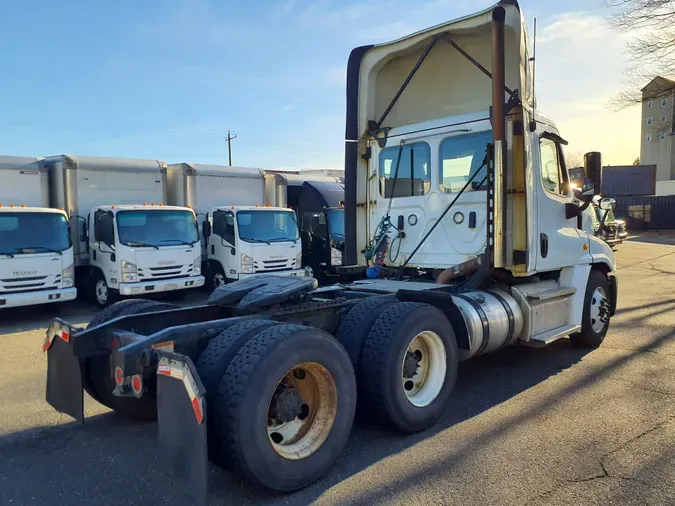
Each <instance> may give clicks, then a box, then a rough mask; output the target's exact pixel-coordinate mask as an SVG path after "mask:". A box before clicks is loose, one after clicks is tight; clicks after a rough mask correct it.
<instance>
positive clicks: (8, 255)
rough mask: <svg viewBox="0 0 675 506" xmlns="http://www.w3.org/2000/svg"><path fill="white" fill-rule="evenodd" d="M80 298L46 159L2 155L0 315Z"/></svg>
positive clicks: (65, 222) (70, 247)
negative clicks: (53, 202) (52, 197)
mask: <svg viewBox="0 0 675 506" xmlns="http://www.w3.org/2000/svg"><path fill="white" fill-rule="evenodd" d="M76 296H77V290H76V289H75V272H74V265H73V245H72V243H71V240H70V231H69V230H68V218H67V216H66V213H65V212H64V211H63V210H61V209H50V208H49V191H48V181H47V171H46V169H45V166H44V163H43V160H42V159H39V158H29V157H19V156H0V311H1V310H3V309H8V308H13V307H19V306H32V305H36V304H46V303H53V302H67V301H71V300H73V299H75V297H76Z"/></svg>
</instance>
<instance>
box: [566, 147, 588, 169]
mask: <svg viewBox="0 0 675 506" xmlns="http://www.w3.org/2000/svg"><path fill="white" fill-rule="evenodd" d="M565 165H566V166H567V168H568V169H576V168H577V167H583V166H584V155H582V154H581V153H579V152H578V151H565Z"/></svg>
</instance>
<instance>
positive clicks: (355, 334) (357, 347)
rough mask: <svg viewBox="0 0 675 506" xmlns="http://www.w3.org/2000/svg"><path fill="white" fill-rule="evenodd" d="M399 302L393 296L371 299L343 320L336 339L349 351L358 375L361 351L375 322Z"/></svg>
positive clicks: (356, 307)
mask: <svg viewBox="0 0 675 506" xmlns="http://www.w3.org/2000/svg"><path fill="white" fill-rule="evenodd" d="M397 302H398V299H396V297H395V296H393V295H383V296H375V297H371V298H369V299H366V300H364V301H363V302H360V303H359V304H357V305H356V306H355V307H354V308H352V310H351V311H349V313H347V314H346V315H345V316H344V317H343V318H342V321H341V322H340V327H339V328H338V331H337V335H336V338H337V340H338V341H340V343H342V346H344V347H345V350H347V353H348V354H349V358H350V359H351V361H352V364H353V365H354V369H355V370H356V372H357V374H358V371H359V362H360V360H361V350H362V349H363V343H364V342H365V340H366V338H367V337H368V332H370V329H371V327H372V326H373V323H375V320H377V318H378V317H379V316H380V315H381V314H382V313H383V312H384V311H386V310H387V309H389V308H390V307H391V306H393V305H394V304H396V303H397Z"/></svg>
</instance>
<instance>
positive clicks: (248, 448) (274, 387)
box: [218, 325, 356, 492]
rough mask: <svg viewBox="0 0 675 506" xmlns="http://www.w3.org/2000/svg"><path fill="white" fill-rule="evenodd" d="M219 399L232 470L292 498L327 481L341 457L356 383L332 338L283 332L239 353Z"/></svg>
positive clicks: (287, 328)
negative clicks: (322, 479)
mask: <svg viewBox="0 0 675 506" xmlns="http://www.w3.org/2000/svg"><path fill="white" fill-rule="evenodd" d="M218 396H219V397H220V398H221V402H220V406H219V409H218V414H219V416H218V418H219V424H220V428H219V431H218V439H219V445H220V451H221V452H222V453H223V454H225V455H228V462H227V467H228V468H229V469H230V470H232V471H235V472H237V473H238V474H241V475H244V476H245V477H247V478H248V479H250V480H251V481H253V482H255V483H257V484H259V485H262V486H264V487H266V488H268V489H271V490H274V491H279V492H289V491H292V490H297V489H300V488H303V487H306V486H307V485H309V484H310V483H312V482H314V481H316V480H317V479H319V478H320V477H321V476H323V475H324V474H325V473H326V472H327V471H328V469H330V467H331V466H332V465H333V464H334V463H335V461H336V460H337V458H338V456H339V455H340V453H341V452H342V450H343V448H344V446H345V444H346V443H347V439H348V437H349V433H350V430H351V427H352V422H353V419H354V410H355V406H356V381H355V378H354V369H353V367H352V365H351V362H350V360H349V357H348V356H347V353H346V352H345V350H344V348H342V346H341V345H340V344H339V343H338V342H337V341H336V340H335V339H334V338H333V337H332V336H331V335H329V334H326V333H325V332H323V331H320V330H318V329H315V328H311V327H305V326H301V325H277V326H275V327H272V328H269V329H267V330H264V331H262V332H261V333H259V334H257V335H256V336H255V337H253V338H251V339H250V340H249V341H248V342H247V343H246V344H245V345H244V346H243V347H242V348H241V349H240V350H239V352H238V353H237V354H236V356H235V357H234V358H233V359H232V362H231V363H230V365H229V366H228V368H227V372H226V373H225V375H224V376H223V378H222V380H221V382H220V385H219V389H218Z"/></svg>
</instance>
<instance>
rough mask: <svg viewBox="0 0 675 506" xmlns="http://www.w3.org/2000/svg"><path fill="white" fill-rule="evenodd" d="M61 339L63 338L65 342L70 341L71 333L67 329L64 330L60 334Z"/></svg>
mask: <svg viewBox="0 0 675 506" xmlns="http://www.w3.org/2000/svg"><path fill="white" fill-rule="evenodd" d="M60 337H61V339H63V340H64V341H65V342H67V343H69V342H70V333H69V332H68V331H66V330H62V331H61V334H60Z"/></svg>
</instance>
